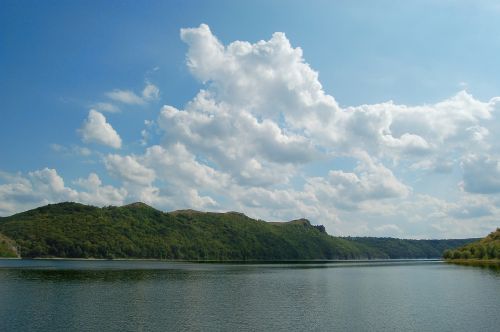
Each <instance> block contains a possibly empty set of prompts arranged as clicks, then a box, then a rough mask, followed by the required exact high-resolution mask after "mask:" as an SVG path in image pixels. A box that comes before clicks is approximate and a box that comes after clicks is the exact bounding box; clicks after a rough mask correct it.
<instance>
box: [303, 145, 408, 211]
mask: <svg viewBox="0 0 500 332" xmlns="http://www.w3.org/2000/svg"><path fill="white" fill-rule="evenodd" d="M359 158H360V159H359V162H358V166H357V167H356V168H355V169H354V172H344V171H338V170H332V171H330V172H329V173H328V176H327V177H326V178H318V177H316V178H311V179H309V180H308V182H307V186H306V188H308V189H309V190H310V191H312V192H314V193H315V195H316V196H317V197H318V199H319V200H320V201H322V202H324V203H325V204H332V205H335V206H337V207H339V208H347V209H352V208H356V207H357V206H358V204H359V203H361V202H363V201H366V200H381V199H387V198H404V197H406V196H407V195H408V194H409V193H410V188H408V187H407V186H406V185H404V184H403V183H401V182H400V181H399V180H398V179H397V178H396V177H395V176H394V174H393V173H392V172H391V171H390V170H389V169H388V168H386V167H385V166H384V165H382V164H380V163H376V162H374V161H373V160H372V159H371V158H370V157H369V156H368V155H367V154H364V153H361V154H360V155H359Z"/></svg>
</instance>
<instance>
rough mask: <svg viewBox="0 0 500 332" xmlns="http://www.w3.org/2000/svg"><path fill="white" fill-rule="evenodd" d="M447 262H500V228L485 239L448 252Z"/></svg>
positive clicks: (444, 255) (446, 255)
mask: <svg viewBox="0 0 500 332" xmlns="http://www.w3.org/2000/svg"><path fill="white" fill-rule="evenodd" d="M443 257H444V258H445V259H447V260H452V261H453V260H498V261H500V228H497V230H496V231H494V232H491V233H490V234H489V235H488V236H486V237H485V238H482V239H480V240H478V241H476V242H473V243H469V244H467V245H464V246H462V247H460V248H457V249H455V250H452V249H449V250H446V251H445V252H444V254H443Z"/></svg>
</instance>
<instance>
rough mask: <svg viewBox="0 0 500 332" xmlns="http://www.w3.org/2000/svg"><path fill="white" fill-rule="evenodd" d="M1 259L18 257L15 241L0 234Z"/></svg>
mask: <svg viewBox="0 0 500 332" xmlns="http://www.w3.org/2000/svg"><path fill="white" fill-rule="evenodd" d="M0 257H9V258H14V257H18V255H17V251H16V244H15V243H14V241H12V240H11V239H9V238H8V237H6V236H5V235H3V234H1V233H0Z"/></svg>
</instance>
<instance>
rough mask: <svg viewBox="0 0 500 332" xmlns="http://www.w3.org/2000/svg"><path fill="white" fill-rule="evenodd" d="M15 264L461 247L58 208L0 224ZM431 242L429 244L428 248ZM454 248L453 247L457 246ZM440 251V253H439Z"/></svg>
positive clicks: (139, 211)
mask: <svg viewBox="0 0 500 332" xmlns="http://www.w3.org/2000/svg"><path fill="white" fill-rule="evenodd" d="M0 232H2V233H3V234H5V235H7V236H9V237H10V238H11V239H13V240H15V241H16V244H17V246H18V247H19V248H20V254H21V256H22V257H94V258H163V259H184V260H307V259H366V258H370V259H373V258H436V257H440V256H441V253H442V251H443V250H444V249H446V248H449V247H453V245H455V246H458V245H462V244H463V243H465V242H459V243H457V242H447V243H444V242H446V241H450V240H427V242H426V241H414V240H398V239H387V238H385V239H384V238H382V239H381V238H338V237H333V236H330V235H328V234H326V232H325V231H324V228H323V227H322V226H312V225H310V223H309V222H308V221H307V220H305V219H299V220H295V221H291V222H288V223H268V222H264V221H262V220H254V219H251V218H248V217H247V216H245V215H243V214H241V213H237V212H228V213H204V212H197V211H192V210H182V211H175V212H170V213H164V212H161V211H158V210H155V209H153V208H151V207H149V206H147V205H145V204H142V203H134V204H130V205H127V206H123V207H105V208H97V207H93V206H87V205H83V204H78V203H59V204H52V205H47V206H44V207H40V208H37V209H34V210H30V211H26V212H23V213H19V214H16V215H13V216H10V217H6V218H0ZM432 241H434V242H432ZM458 241H460V240H458ZM443 248H444V249H443Z"/></svg>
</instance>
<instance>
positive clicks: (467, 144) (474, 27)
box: [0, 0, 500, 238]
mask: <svg viewBox="0 0 500 332" xmlns="http://www.w3.org/2000/svg"><path fill="white" fill-rule="evenodd" d="M498 54H500V5H498V3H497V2H496V1H481V0H480V1H439V2H438V1H413V2H411V3H408V2H400V1H376V2H375V1H321V0H318V1H314V2H305V1H277V0H274V1H260V0H259V1H252V2H250V1H148V2H138V1H105V2H103V1H13V0H4V1H1V2H0V120H1V121H0V216H8V215H12V214H14V213H17V212H21V211H25V210H28V209H31V208H34V207H38V206H41V205H45V204H48V203H56V202H62V201H76V202H81V203H85V204H92V205H96V206H108V205H123V204H127V203H131V202H135V201H142V202H145V203H147V204H149V205H151V206H153V207H155V208H157V209H160V210H163V211H171V210H177V209H186V208H191V209H196V210H203V211H240V212H243V213H245V214H247V215H248V216H250V217H253V218H258V219H263V220H268V221H288V220H293V219H298V218H307V219H309V220H310V221H311V222H312V223H313V224H323V225H325V227H326V229H327V231H328V232H329V233H330V234H332V235H342V236H348V235H350V236H392V237H400V238H466V237H480V236H485V235H486V234H487V233H489V232H491V231H492V230H494V229H495V228H496V227H499V226H500V222H499V220H500V130H499V129H500V118H499V112H500V61H498Z"/></svg>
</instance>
